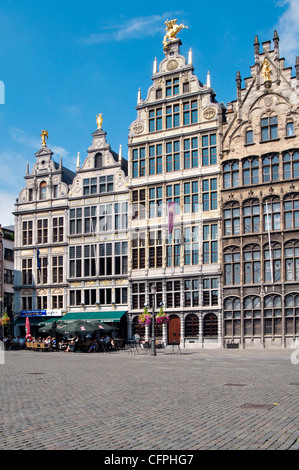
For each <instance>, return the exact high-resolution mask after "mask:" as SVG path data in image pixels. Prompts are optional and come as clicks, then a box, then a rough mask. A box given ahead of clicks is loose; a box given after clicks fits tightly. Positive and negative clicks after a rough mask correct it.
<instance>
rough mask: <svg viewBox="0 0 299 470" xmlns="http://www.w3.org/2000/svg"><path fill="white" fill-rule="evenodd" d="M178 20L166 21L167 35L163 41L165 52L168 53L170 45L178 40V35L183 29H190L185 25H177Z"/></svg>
mask: <svg viewBox="0 0 299 470" xmlns="http://www.w3.org/2000/svg"><path fill="white" fill-rule="evenodd" d="M176 22H177V20H170V21H168V20H166V21H165V24H166V34H165V36H164V39H163V46H164V52H166V51H167V49H168V48H169V43H170V42H171V41H173V40H174V39H175V38H176V35H177V34H178V33H179V32H180V31H181V30H182V29H183V28H186V29H188V26H184V25H183V24H180V25H178V24H176Z"/></svg>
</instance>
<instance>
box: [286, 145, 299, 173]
mask: <svg viewBox="0 0 299 470" xmlns="http://www.w3.org/2000/svg"><path fill="white" fill-rule="evenodd" d="M298 177H299V151H298V150H294V151H293V152H286V153H285V154H284V155H283V178H284V179H289V178H298Z"/></svg>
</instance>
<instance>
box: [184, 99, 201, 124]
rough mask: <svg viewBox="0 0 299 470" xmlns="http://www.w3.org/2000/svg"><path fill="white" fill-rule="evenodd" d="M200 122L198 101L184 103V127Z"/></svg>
mask: <svg viewBox="0 0 299 470" xmlns="http://www.w3.org/2000/svg"><path fill="white" fill-rule="evenodd" d="M197 121H198V112H197V101H186V102H184V103H183V125H184V126H186V125H188V124H194V123H196V122H197Z"/></svg>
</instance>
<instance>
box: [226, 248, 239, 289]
mask: <svg viewBox="0 0 299 470" xmlns="http://www.w3.org/2000/svg"><path fill="white" fill-rule="evenodd" d="M223 253H224V283H225V285H231V284H240V248H238V247H230V248H226V249H225V250H224V251H223Z"/></svg>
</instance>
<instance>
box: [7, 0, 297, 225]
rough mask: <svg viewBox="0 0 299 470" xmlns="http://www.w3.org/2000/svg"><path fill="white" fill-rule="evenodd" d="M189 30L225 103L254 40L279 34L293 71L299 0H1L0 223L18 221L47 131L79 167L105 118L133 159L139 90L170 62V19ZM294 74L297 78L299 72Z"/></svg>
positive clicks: (190, 42)
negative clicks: (131, 138) (131, 133)
mask: <svg viewBox="0 0 299 470" xmlns="http://www.w3.org/2000/svg"><path fill="white" fill-rule="evenodd" d="M173 18H177V19H178V22H179V23H183V24H184V25H186V26H188V29H184V30H183V31H181V33H180V34H179V37H180V39H181V40H182V42H183V45H182V47H181V53H182V54H183V55H185V56H187V54H188V50H189V49H190V48H192V51H193V64H194V67H195V74H196V75H197V76H198V77H199V79H200V80H201V81H202V82H203V83H206V74H207V71H208V70H209V71H210V74H211V86H212V88H213V89H214V90H215V92H216V95H217V96H216V98H217V100H218V101H219V102H224V103H225V104H226V103H227V102H228V101H231V100H233V99H235V97H236V89H235V77H236V72H237V70H239V71H240V73H241V76H242V79H244V78H245V77H247V76H249V75H250V69H249V67H250V65H252V64H253V63H254V54H253V42H254V38H255V35H256V34H257V35H258V37H259V41H260V44H261V43H262V42H263V41H267V40H272V38H273V33H274V29H277V31H278V35H279V37H280V52H281V53H280V55H281V57H285V58H286V65H287V66H292V67H294V64H295V57H296V55H299V2H298V0H287V1H278V0H263V1H260V0H259V1H258V0H251V2H250V3H248V2H244V4H242V2H240V1H239V0H230V1H229V2H223V1H218V0H214V1H213V2H206V1H205V2H203V1H198V0H196V1H194V0H190V1H189V2H186V4H183V2H181V1H180V2H179V1H177V0H173V1H172V2H168V3H167V4H165V5H163V2H161V1H159V2H158V1H155V0H152V1H151V2H150V3H149V2H139V4H138V3H136V2H135V1H134V2H130V1H127V2H120V1H119V0H115V1H114V2H113V3H111V4H110V3H109V2H99V1H98V0H97V1H95V0H89V1H87V2H83V1H81V0H77V1H76V2H74V1H73V0H72V1H71V0H63V1H61V0H60V1H58V0H48V1H45V0H39V1H38V0H18V1H17V2H16V1H12V0H1V3H0V80H1V81H3V82H4V85H5V104H0V204H1V205H0V223H2V225H3V226H5V225H10V224H13V223H14V217H13V216H12V215H11V211H12V210H13V207H14V202H15V199H16V198H17V197H18V195H19V191H20V190H21V189H22V188H23V187H24V186H25V184H24V179H23V177H24V175H25V170H26V162H27V161H28V162H29V165H30V170H31V169H32V166H33V164H34V162H35V156H34V154H35V152H36V151H37V150H39V148H40V146H41V139H40V133H41V131H42V129H47V130H48V132H49V140H48V147H49V148H51V149H52V151H53V152H54V157H53V158H54V160H56V161H59V159H60V155H62V158H63V164H64V165H65V166H67V167H68V168H70V169H73V170H74V169H75V165H76V156H77V153H78V152H80V154H81V161H82V160H83V159H84V158H85V156H86V150H87V149H88V147H89V146H90V144H91V140H92V138H91V134H92V132H94V131H95V130H96V127H97V126H96V115H97V114H98V113H102V114H103V118H104V122H103V129H104V130H105V131H106V132H107V140H108V142H109V143H110V145H111V147H112V149H113V150H115V151H116V152H118V149H119V145H120V144H121V145H122V148H123V156H124V157H126V156H127V140H128V130H129V126H130V124H131V122H132V121H133V120H134V119H135V118H136V109H135V106H136V102H137V92H138V88H139V87H140V88H141V96H142V98H143V99H144V98H145V97H146V94H147V90H148V88H149V87H150V86H151V83H152V82H151V76H152V69H153V61H154V59H155V57H157V60H158V62H161V61H162V60H163V58H164V54H163V46H162V40H163V36H164V32H165V25H164V22H165V20H166V19H173ZM293 73H294V72H293Z"/></svg>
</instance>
